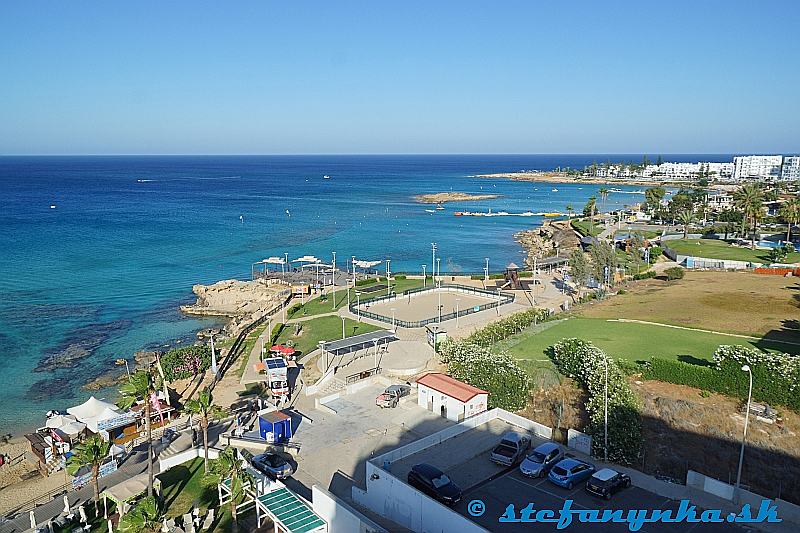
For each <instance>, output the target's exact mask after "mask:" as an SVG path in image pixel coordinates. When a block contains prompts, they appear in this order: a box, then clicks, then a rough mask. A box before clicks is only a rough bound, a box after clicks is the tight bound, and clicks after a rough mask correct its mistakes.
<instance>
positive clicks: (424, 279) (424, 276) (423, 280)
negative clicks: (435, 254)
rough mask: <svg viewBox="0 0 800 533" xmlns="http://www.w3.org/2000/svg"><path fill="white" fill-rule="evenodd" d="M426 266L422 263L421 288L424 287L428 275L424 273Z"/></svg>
mask: <svg viewBox="0 0 800 533" xmlns="http://www.w3.org/2000/svg"><path fill="white" fill-rule="evenodd" d="M426 266H427V265H422V287H423V288H424V287H425V284H426V283H427V280H428V276H427V275H426V274H425V267H426Z"/></svg>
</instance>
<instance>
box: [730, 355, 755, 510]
mask: <svg viewBox="0 0 800 533" xmlns="http://www.w3.org/2000/svg"><path fill="white" fill-rule="evenodd" d="M742 371H744V372H747V374H748V377H749V378H750V388H749V389H748V391H747V411H745V413H744V433H743V434H742V447H741V448H740V449H739V468H738V469H737V471H736V489H735V492H736V494H735V499H734V501H735V502H739V501H740V496H741V490H742V489H741V482H742V463H743V462H744V444H745V441H746V440H747V424H748V422H750V400H752V398H753V371H752V370H750V365H744V366H742Z"/></svg>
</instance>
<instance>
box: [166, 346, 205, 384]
mask: <svg viewBox="0 0 800 533" xmlns="http://www.w3.org/2000/svg"><path fill="white" fill-rule="evenodd" d="M210 366H211V348H210V347H209V346H207V345H205V344H203V345H199V346H186V347H185V348H177V349H174V350H170V351H168V352H167V353H165V354H164V355H162V356H161V368H163V369H164V377H165V378H166V380H167V381H175V380H176V379H185V378H188V377H191V376H194V375H196V374H199V373H200V372H204V371H206V370H208V368H209V367H210Z"/></svg>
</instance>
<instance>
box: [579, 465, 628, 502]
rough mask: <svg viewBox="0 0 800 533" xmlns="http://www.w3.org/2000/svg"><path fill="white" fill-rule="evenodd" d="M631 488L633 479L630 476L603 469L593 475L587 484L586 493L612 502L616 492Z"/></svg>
mask: <svg viewBox="0 0 800 533" xmlns="http://www.w3.org/2000/svg"><path fill="white" fill-rule="evenodd" d="M630 486H631V477H630V476H629V475H628V474H623V473H622V472H617V471H616V470H611V469H610V468H602V469H600V470H598V471H597V472H595V473H594V474H592V477H590V478H589V481H587V482H586V491H587V492H589V493H590V494H594V495H595V496H600V497H601V498H605V499H606V500H610V499H611V496H612V495H613V494H614V493H615V492H619V491H620V490H622V489H625V488H628V487H630Z"/></svg>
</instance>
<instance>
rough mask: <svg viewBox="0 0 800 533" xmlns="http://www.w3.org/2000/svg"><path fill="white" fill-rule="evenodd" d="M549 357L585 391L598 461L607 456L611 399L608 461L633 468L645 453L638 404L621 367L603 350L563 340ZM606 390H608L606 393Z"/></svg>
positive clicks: (551, 348)
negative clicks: (606, 427)
mask: <svg viewBox="0 0 800 533" xmlns="http://www.w3.org/2000/svg"><path fill="white" fill-rule="evenodd" d="M550 357H551V358H552V360H553V363H555V365H556V368H557V369H558V371H559V372H561V373H562V374H564V375H566V376H569V377H571V378H573V379H575V380H576V381H578V382H579V383H580V384H581V385H583V386H584V387H585V388H586V391H587V392H588V394H589V400H588V401H587V402H586V412H587V413H588V414H589V427H588V428H587V429H586V432H587V433H588V434H589V435H591V436H592V452H593V455H594V456H595V457H602V456H603V453H604V436H605V429H604V420H605V409H606V397H607V398H608V459H609V460H610V461H614V462H618V463H624V464H632V463H633V462H634V461H636V459H637V458H638V457H639V454H640V452H641V449H642V442H643V438H642V420H641V414H640V412H639V402H638V399H637V398H636V395H635V394H634V393H633V391H632V390H631V388H630V386H629V385H628V380H627V378H626V376H625V373H624V372H623V370H622V369H621V368H620V367H619V365H618V363H617V362H616V361H614V360H613V359H611V358H610V357H609V356H608V355H606V354H605V353H604V352H603V351H602V350H601V349H600V348H597V347H596V346H594V345H593V344H592V343H590V342H586V341H584V340H581V339H563V340H562V341H560V342H558V343H556V344H555V345H553V346H551V347H550ZM606 387H607V389H606Z"/></svg>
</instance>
